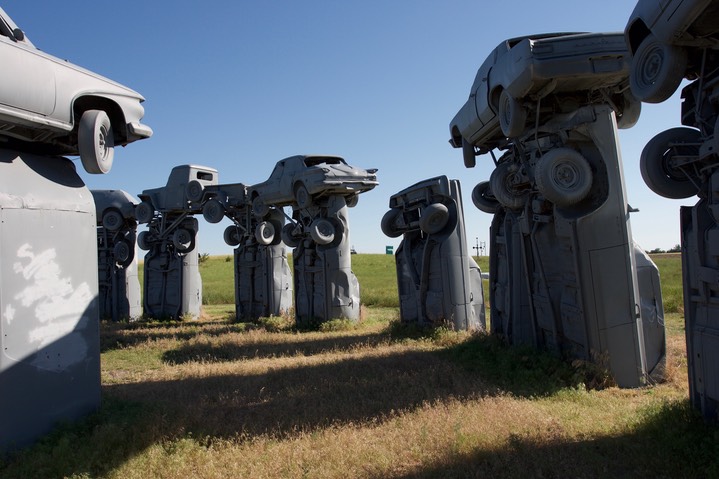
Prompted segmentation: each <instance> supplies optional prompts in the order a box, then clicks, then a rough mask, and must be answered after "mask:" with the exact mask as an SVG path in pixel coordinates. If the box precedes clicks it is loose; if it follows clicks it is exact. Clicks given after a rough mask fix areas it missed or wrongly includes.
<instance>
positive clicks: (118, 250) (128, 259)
mask: <svg viewBox="0 0 719 479" xmlns="http://www.w3.org/2000/svg"><path fill="white" fill-rule="evenodd" d="M112 255H113V257H114V258H115V263H117V264H119V265H120V266H122V267H125V266H127V265H129V264H130V263H132V260H133V259H134V254H133V248H132V245H131V244H130V242H129V241H128V240H126V239H124V238H121V239H119V240H117V242H116V243H115V246H114V247H113V248H112Z"/></svg>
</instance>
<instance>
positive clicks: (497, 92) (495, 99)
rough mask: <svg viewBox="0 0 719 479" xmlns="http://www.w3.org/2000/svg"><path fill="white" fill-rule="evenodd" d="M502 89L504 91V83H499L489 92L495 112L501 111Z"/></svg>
mask: <svg viewBox="0 0 719 479" xmlns="http://www.w3.org/2000/svg"><path fill="white" fill-rule="evenodd" d="M502 91H504V87H503V86H502V85H497V86H496V87H494V88H493V89H492V91H491V92H489V102H490V104H491V106H492V108H494V111H495V112H498V111H499V97H500V96H502Z"/></svg>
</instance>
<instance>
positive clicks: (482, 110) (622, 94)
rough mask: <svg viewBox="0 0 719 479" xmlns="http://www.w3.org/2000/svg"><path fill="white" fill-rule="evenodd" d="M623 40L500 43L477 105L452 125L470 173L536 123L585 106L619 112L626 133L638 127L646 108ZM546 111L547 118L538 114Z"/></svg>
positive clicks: (557, 36)
mask: <svg viewBox="0 0 719 479" xmlns="http://www.w3.org/2000/svg"><path fill="white" fill-rule="evenodd" d="M627 76H628V61H627V47H626V44H625V41H624V36H623V34H622V33H550V34H542V35H530V36H525V37H519V38H512V39H509V40H505V41H503V42H502V43H500V44H499V45H498V46H497V47H496V48H495V49H494V50H492V52H491V53H490V54H489V55H488V57H487V59H486V60H485V61H484V63H483V64H482V66H481V67H480V68H479V70H478V71H477V75H476V77H475V80H474V83H473V84H472V88H471V90H470V92H469V99H468V100H467V102H466V103H465V104H464V105H463V106H462V108H461V109H460V110H459V111H458V112H457V114H456V115H455V117H454V118H453V119H452V121H451V122H450V125H449V129H450V135H451V138H450V144H451V145H452V146H454V147H455V148H462V149H463V156H464V162H465V166H467V167H473V166H474V164H475V157H476V155H478V154H483V153H487V152H489V151H491V150H493V149H495V148H498V147H502V146H504V145H506V144H507V143H508V141H509V140H508V138H513V137H519V136H521V135H522V134H523V133H524V132H525V130H527V129H528V127H531V126H534V125H535V123H537V124H542V123H544V122H546V121H547V120H548V119H549V118H551V117H552V116H553V115H556V114H557V113H566V112H569V111H573V110H575V109H576V108H577V107H578V105H586V104H588V103H607V98H608V99H609V100H610V103H611V104H612V106H613V109H614V112H615V114H616V116H617V122H618V124H619V127H620V128H629V127H631V126H633V125H634V124H635V123H636V121H637V120H638V118H639V113H640V109H641V103H639V102H638V101H636V100H635V99H634V98H633V97H632V96H631V93H630V92H629V89H628V78H627ZM537 112H539V114H537Z"/></svg>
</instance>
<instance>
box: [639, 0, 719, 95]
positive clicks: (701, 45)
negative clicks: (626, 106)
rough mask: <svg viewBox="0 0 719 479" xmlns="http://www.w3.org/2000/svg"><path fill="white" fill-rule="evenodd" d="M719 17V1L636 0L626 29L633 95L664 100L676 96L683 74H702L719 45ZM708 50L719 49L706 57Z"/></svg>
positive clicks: (691, 77) (689, 77)
mask: <svg viewBox="0 0 719 479" xmlns="http://www.w3.org/2000/svg"><path fill="white" fill-rule="evenodd" d="M718 18H719V1H717V0H665V1H661V2H659V1H657V0H640V1H639V2H637V5H636V7H634V11H633V12H632V14H631V16H630V17H629V21H628V22H627V26H626V28H625V35H626V39H627V40H626V41H627V45H628V46H629V48H630V50H631V54H632V63H631V76H630V79H631V88H632V92H633V93H634V96H635V97H637V98H638V99H640V100H641V101H645V102H647V103H661V102H663V101H664V100H666V99H668V98H669V97H670V96H672V94H673V93H674V92H675V91H676V89H677V87H678V86H679V84H680V83H681V81H682V78H685V77H686V78H688V79H690V80H693V79H695V78H697V77H698V76H700V70H701V69H702V64H703V63H705V62H706V61H707V60H709V61H711V56H716V50H719V22H718V21H717V19H718ZM705 50H715V52H714V53H713V54H712V53H711V52H708V53H709V55H708V56H705ZM707 71H711V70H707Z"/></svg>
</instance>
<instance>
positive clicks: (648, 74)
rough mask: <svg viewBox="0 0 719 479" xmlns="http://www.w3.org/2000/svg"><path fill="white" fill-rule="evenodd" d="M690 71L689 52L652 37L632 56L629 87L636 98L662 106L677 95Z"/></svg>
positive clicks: (649, 36)
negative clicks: (675, 93) (687, 71)
mask: <svg viewBox="0 0 719 479" xmlns="http://www.w3.org/2000/svg"><path fill="white" fill-rule="evenodd" d="M686 69H687V52H686V50H684V48H682V47H679V46H676V45H668V44H666V43H662V42H660V41H659V40H657V38H656V37H655V36H654V35H652V34H649V35H648V36H647V37H646V38H645V39H644V40H643V41H642V43H641V44H640V45H639V48H637V51H636V53H635V54H634V56H633V57H632V65H631V71H630V72H629V84H630V87H631V89H632V93H634V96H635V97H636V98H637V99H638V100H640V101H644V102H647V103H661V102H663V101H664V100H666V99H667V98H669V97H670V96H672V94H673V93H674V91H675V90H676V89H677V87H678V86H679V83H681V81H682V78H684V74H685V73H686Z"/></svg>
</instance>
